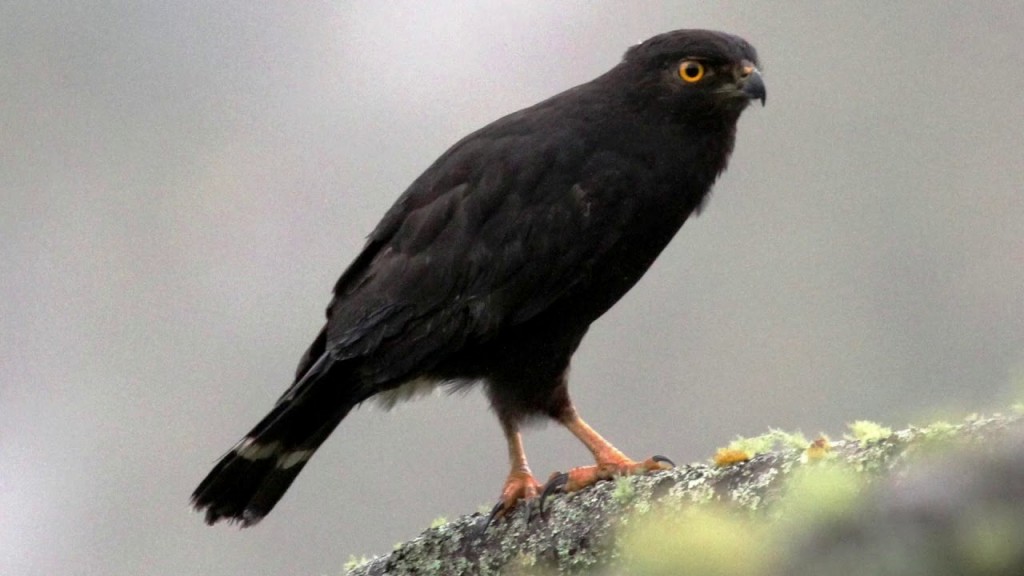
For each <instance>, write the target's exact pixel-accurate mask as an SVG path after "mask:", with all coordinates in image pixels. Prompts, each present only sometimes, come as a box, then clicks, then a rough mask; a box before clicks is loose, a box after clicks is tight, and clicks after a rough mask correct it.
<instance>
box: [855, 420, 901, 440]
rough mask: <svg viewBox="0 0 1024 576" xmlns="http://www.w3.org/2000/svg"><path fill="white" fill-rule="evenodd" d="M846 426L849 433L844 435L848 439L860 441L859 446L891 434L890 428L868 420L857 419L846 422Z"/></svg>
mask: <svg viewBox="0 0 1024 576" xmlns="http://www.w3.org/2000/svg"><path fill="white" fill-rule="evenodd" d="M847 427H848V428H849V429H850V434H847V435H844V437H845V438H846V439H848V440H856V441H857V442H860V445H861V446H865V445H867V444H869V443H871V442H878V441H880V440H884V439H886V438H888V437H890V436H892V428H888V427H886V426H882V425H881V424H878V423H875V422H872V421H870V420H857V421H855V422H853V423H851V424H848V425H847Z"/></svg>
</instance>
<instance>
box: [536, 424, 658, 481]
mask: <svg viewBox="0 0 1024 576" xmlns="http://www.w3.org/2000/svg"><path fill="white" fill-rule="evenodd" d="M561 422H562V425H564V426H565V427H566V428H568V429H569V431H570V432H572V433H573V435H574V436H576V437H577V438H579V439H580V442H583V444H584V446H586V447H587V449H588V450H590V452H591V453H592V454H593V455H594V461H595V462H596V464H595V465H594V466H579V467H577V468H573V469H571V470H569V472H568V473H567V474H566V475H565V477H564V478H563V479H562V480H563V482H564V484H563V485H562V486H561V489H562V490H564V491H565V492H575V491H576V490H581V489H583V488H586V487H587V486H590V485H591V484H594V483H596V482H597V481H599V480H607V479H610V478H613V477H615V476H629V475H632V474H643V473H646V472H653V471H656V470H668V469H669V468H672V463H671V462H670V461H668V459H667V458H664V457H662V456H654V457H652V458H648V459H647V460H644V461H643V462H636V461H634V460H631V459H629V458H628V457H626V455H625V454H623V453H622V452H619V450H618V449H617V448H615V446H612V444H611V442H608V441H607V440H605V439H604V438H603V437H602V436H601V435H600V434H598V433H597V431H596V430H594V429H593V428H591V427H590V426H589V425H587V423H586V422H584V421H583V419H582V418H580V416H579V414H577V413H576V409H575V408H571V407H570V408H569V410H568V411H567V412H566V415H565V416H564V417H563V418H562V420H561ZM558 476H560V475H559V474H557V473H556V474H554V475H552V480H551V481H553V480H554V479H555V478H556V477H558ZM551 481H549V482H551ZM560 484H562V482H560Z"/></svg>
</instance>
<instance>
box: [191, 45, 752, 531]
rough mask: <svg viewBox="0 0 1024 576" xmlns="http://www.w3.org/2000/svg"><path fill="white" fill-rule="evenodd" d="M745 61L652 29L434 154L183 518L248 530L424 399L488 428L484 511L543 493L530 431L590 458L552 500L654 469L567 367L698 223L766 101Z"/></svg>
mask: <svg viewBox="0 0 1024 576" xmlns="http://www.w3.org/2000/svg"><path fill="white" fill-rule="evenodd" d="M759 66H760V65H759V62H758V57H757V52H756V50H755V49H754V47H753V46H752V45H751V44H750V43H748V42H747V41H746V40H744V39H742V38H740V37H738V36H735V35H732V34H728V33H725V32H718V31H711V30H699V29H687V30H675V31H671V32H666V33H663V34H659V35H656V36H654V37H652V38H649V39H647V40H645V41H643V42H640V43H638V44H635V45H633V46H632V47H630V48H628V49H627V50H626V52H625V54H624V56H623V57H622V59H621V61H620V62H619V63H618V64H617V65H615V66H614V67H612V68H611V69H610V70H608V71H607V72H605V73H604V74H601V75H600V76H598V77H596V78H595V79H593V80H591V81H589V82H586V83H584V84H580V85H578V86H576V87H573V88H570V89H568V90H565V91H564V92H561V93H559V94H557V95H555V96H553V97H550V98H548V99H546V100H543V101H541V102H539V103H537V104H535V105H533V106H530V107H528V108H525V109H523V110H520V111H518V112H514V113H511V114H509V115H507V116H504V117H502V118H500V119H498V120H496V121H494V122H492V123H490V124H488V125H486V126H484V127H483V128H480V129H479V130H476V131H475V132H472V133H470V134H469V135H467V136H465V137H464V138H462V139H461V140H459V141H458V142H456V143H455V144H454V145H452V146H451V147H450V148H449V149H448V150H447V151H445V152H444V153H443V154H442V155H441V156H440V157H439V158H437V160H436V161H434V163H433V164H431V165H430V166H429V167H428V168H427V169H426V171H424V172H423V173H422V174H421V175H420V176H419V177H418V178H416V179H415V180H414V181H413V182H412V184H411V185H409V187H408V188H407V189H406V190H405V191H404V192H403V193H402V194H401V195H400V196H399V197H398V199H397V201H396V202H395V203H394V205H393V206H392V207H391V208H390V209H389V210H388V211H387V212H386V213H385V215H384V217H383V219H382V220H381V221H380V223H379V224H378V225H377V226H376V227H375V228H374V229H373V231H372V232H371V233H370V234H369V236H368V237H367V240H366V242H365V245H364V246H363V248H362V251H361V252H359V253H358V255H357V256H356V257H355V259H354V260H353V261H352V262H351V264H350V265H349V266H348V267H347V268H346V269H345V270H344V271H343V272H342V274H341V277H340V278H339V279H338V281H337V283H336V284H335V286H334V290H333V297H332V298H331V300H330V303H329V305H328V306H327V310H326V321H325V324H324V326H323V328H322V329H321V330H320V332H319V334H318V335H317V336H316V338H315V339H314V340H313V342H312V344H311V345H310V346H309V348H308V349H307V350H306V352H305V354H304V355H303V356H302V358H301V360H300V362H299V365H298V369H297V370H296V373H295V378H294V381H293V383H292V384H291V386H290V387H289V388H288V389H287V390H286V391H285V392H284V394H283V395H282V396H281V397H280V399H279V400H278V401H277V402H276V404H275V405H274V406H273V408H272V409H271V410H270V412H269V413H268V414H267V415H266V416H265V417H264V418H263V419H262V420H260V421H259V423H258V424H256V426H255V427H254V428H252V430H250V431H249V433H248V434H246V435H245V437H244V438H242V440H240V441H239V442H238V443H237V444H235V445H234V446H233V447H232V448H231V449H230V451H228V452H227V454H226V455H224V456H223V457H222V458H221V459H220V460H219V461H218V462H217V463H216V464H215V466H214V467H213V469H212V471H210V472H209V474H208V475H207V476H206V477H205V478H204V479H203V480H202V481H201V482H200V484H199V485H198V487H197V488H196V489H195V491H194V493H193V494H192V499H191V504H192V506H193V507H194V508H195V509H196V510H197V511H200V512H204V511H205V521H206V523H208V524H211V525H212V524H215V523H216V522H218V521H220V520H227V521H228V522H231V523H238V524H240V525H241V526H242V527H246V526H251V525H253V524H255V523H257V522H259V521H260V520H261V519H262V518H264V517H265V516H266V515H267V514H268V513H269V512H270V511H271V510H272V509H273V508H274V506H275V505H276V504H277V503H278V501H279V500H280V499H281V497H282V496H283V495H284V494H285V492H286V491H287V490H288V488H289V486H290V485H291V484H292V482H293V481H294V480H295V478H296V476H297V475H298V474H299V472H300V471H301V470H302V469H303V467H304V466H305V465H306V464H307V463H308V462H309V460H310V458H311V457H312V456H313V454H314V452H316V450H317V448H318V447H319V446H320V445H321V444H322V443H323V442H324V441H325V440H326V439H327V437H328V436H329V435H330V434H331V433H332V431H334V429H335V428H336V427H337V426H338V424H339V423H340V422H341V421H342V420H343V419H344V418H345V417H346V416H347V415H348V414H349V413H350V411H351V410H352V409H353V408H355V407H356V406H358V405H360V404H362V403H363V402H365V401H368V400H371V399H373V400H374V401H377V402H379V403H380V404H381V405H383V406H385V407H390V406H393V405H394V404H395V403H397V402H400V401H403V400H406V399H409V398H411V397H414V396H417V395H419V394H421V393H423V392H425V391H430V390H433V389H435V388H438V387H444V388H447V389H465V388H468V387H472V386H480V387H482V388H483V392H484V394H485V395H486V397H487V399H488V401H489V404H490V407H491V409H492V410H493V412H494V414H495V415H496V417H497V420H498V422H499V424H500V426H501V430H502V431H503V433H504V437H505V440H506V441H507V445H508V456H509V472H508V474H507V476H506V477H505V481H504V484H503V485H502V490H501V493H500V497H499V499H498V504H497V505H496V506H495V510H494V511H493V512H492V516H495V515H497V516H502V515H504V514H506V513H508V512H509V511H511V510H514V509H515V508H516V506H518V505H519V504H520V503H521V502H524V501H533V500H534V499H535V498H538V497H540V496H541V495H542V494H543V493H544V491H545V486H544V485H542V484H541V483H540V482H539V481H538V480H537V479H536V478H535V477H534V475H533V473H532V471H531V469H530V467H529V464H528V462H527V458H526V452H525V449H524V444H523V437H522V430H523V429H524V427H525V426H526V425H528V424H530V423H533V422H536V421H546V419H551V420H554V421H555V422H557V423H558V424H560V425H562V426H564V427H565V428H566V429H567V430H568V431H569V432H570V433H572V434H573V435H574V436H575V437H576V438H578V439H579V440H580V441H581V442H582V443H583V444H584V446H586V448H588V449H589V450H590V452H591V453H592V455H593V457H594V464H593V465H587V466H578V467H574V468H571V469H570V470H569V471H568V472H567V473H564V474H560V475H556V477H554V479H553V482H554V484H555V488H557V489H558V490H559V491H570V492H571V491H576V490H582V489H583V488H586V487H587V486H590V485H592V484H594V483H596V482H598V481H601V480H604V479H608V478H611V477H614V476H617V475H629V474H643V473H649V472H653V471H657V470H661V469H663V468H666V467H668V466H669V465H670V463H669V462H668V461H667V459H665V458H661V457H651V458H648V459H646V460H643V461H636V460H632V459H630V458H629V457H627V456H626V455H625V454H623V453H622V452H620V451H619V450H618V449H616V448H615V447H614V446H613V445H612V444H611V443H610V442H609V441H608V440H606V439H604V438H603V437H602V436H601V435H600V434H599V433H598V432H597V431H596V430H594V429H593V428H591V427H590V426H589V425H588V424H587V423H586V422H585V421H584V420H583V419H582V418H581V417H580V415H579V413H578V412H577V410H576V408H575V406H574V404H573V402H572V399H571V398H570V395H569V389H568V382H569V381H568V376H569V366H570V360H571V358H572V356H573V354H574V353H575V352H576V350H577V348H578V347H579V346H580V343H581V341H582V340H583V337H584V335H585V334H586V333H587V331H588V329H589V327H590V325H591V324H592V323H593V322H594V321H595V320H596V319H597V318H598V317H600V316H601V315H602V314H604V313H605V312H606V311H607V310H609V309H610V308H611V307H612V306H613V305H614V304H615V303H616V302H617V301H618V300H619V299H620V298H621V297H622V296H623V295H624V294H626V292H628V291H629V290H630V289H631V288H632V287H633V286H634V285H635V284H636V283H637V281H638V280H640V278H641V277H642V276H643V275H644V273H645V272H646V271H647V270H648V268H649V267H650V266H651V265H652V264H653V263H654V261H655V259H656V258H657V256H658V255H659V254H660V253H661V252H662V250H663V249H664V248H665V246H666V245H667V244H668V243H669V241H670V240H671V239H672V238H673V236H674V235H675V234H676V232H677V231H678V230H679V229H680V227H681V226H682V225H683V223H684V222H685V221H686V220H687V218H688V217H690V216H691V215H693V214H695V213H696V212H698V211H699V210H700V209H701V207H702V205H703V203H704V201H705V199H706V198H707V196H708V194H709V192H710V190H711V188H712V186H713V184H714V183H715V181H716V180H717V178H718V177H719V175H720V174H721V173H722V172H723V171H724V170H725V169H726V166H727V164H728V161H729V157H730V155H731V153H732V150H733V147H734V144H735V140H736V128H737V122H738V119H739V117H740V114H741V112H743V111H744V109H746V108H747V107H748V105H749V104H750V103H751V102H754V101H760V102H761V105H762V106H763V105H764V103H765V98H766V90H765V84H764V81H763V78H762V75H761V71H760V69H759ZM549 487H551V486H550V485H549Z"/></svg>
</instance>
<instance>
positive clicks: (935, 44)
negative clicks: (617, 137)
mask: <svg viewBox="0 0 1024 576" xmlns="http://www.w3.org/2000/svg"><path fill="white" fill-rule="evenodd" d="M427 5H429V6H430V7H426V6H427ZM683 27H710V28H717V29H723V30H729V31H733V32H736V33H738V34H741V35H743V36H745V37H747V38H748V39H749V40H750V41H751V42H752V43H753V44H754V45H756V46H757V47H758V48H759V49H760V51H761V54H762V59H763V61H764V64H765V65H764V69H765V79H766V82H767V86H768V106H767V107H766V108H763V109H762V108H756V109H751V110H750V111H748V112H747V113H746V114H745V115H744V117H743V118H742V120H741V121H740V130H739V132H740V133H739V139H738V145H737V149H736V152H735V155H734V156H733V162H732V168H731V169H730V170H729V171H728V172H727V173H726V174H725V175H724V176H723V177H722V178H721V180H720V181H719V184H718V186H717V188H716V190H715V194H714V196H713V198H712V199H711V201H710V203H709V205H708V207H707V210H706V211H705V213H704V214H703V215H702V216H701V217H700V218H698V219H695V220H693V221H691V222H689V223H688V224H687V226H686V227H685V228H684V230H683V232H682V233H681V234H680V235H679V236H678V237H677V238H676V240H675V241H674V242H673V243H672V245H671V246H670V247H669V248H668V249H667V250H666V252H665V253H664V254H663V255H662V257H661V259H660V260H659V262H658V263H657V264H656V265H655V267H654V268H653V269H652V270H651V272H650V273H649V274H648V275H647V276H646V278H645V279H644V280H643V281H642V282H641V283H640V285H639V286H637V288H636V289H635V290H633V291H632V292H631V293H630V294H629V295H628V296H627V297H626V298H625V299H624V300H623V301H622V302H621V303H620V304H619V305H618V306H617V307H616V308H615V309H614V310H612V312H611V313H609V314H608V315H607V316H605V317H604V318H603V319H602V320H600V321H599V322H598V323H596V324H595V326H594V328H593V330H592V331H591V333H590V335H589V336H588V337H587V339H586V340H585V341H584V344H583V347H582V349H581V351H580V352H579V354H578V355H577V356H576V359H575V362H574V366H573V382H574V385H573V390H574V392H575V398H576V400H577V402H578V404H579V407H580V410H581V412H582V414H583V415H584V416H585V417H586V418H587V419H588V420H589V421H590V422H591V423H592V424H594V425H595V426H596V427H597V428H598V429H599V430H601V431H602V432H603V433H604V434H605V435H606V436H607V437H609V438H610V439H611V440H613V441H615V442H616V443H617V444H618V445H619V446H620V447H621V448H622V449H623V450H624V451H626V452H627V453H629V454H632V455H635V456H637V457H641V456H647V455H649V454H651V453H655V452H657V453H665V454H668V455H670V456H672V457H673V458H675V459H676V460H677V461H679V462H688V461H695V460H700V459H703V458H706V457H707V456H709V455H710V454H712V452H713V450H714V449H715V447H716V446H720V445H723V444H724V443H726V442H727V441H728V440H729V439H730V438H731V437H732V436H734V435H736V434H746V435H750V434H757V433H760V432H763V431H765V430H766V429H767V428H768V427H769V426H775V427H782V428H785V429H790V430H792V429H802V430H804V431H805V432H807V433H811V434H813V433H817V432H818V431H825V432H829V433H832V434H833V435H838V434H841V432H842V431H843V429H844V424H845V423H846V422H849V421H852V420H854V419H860V418H869V419H876V420H879V421H882V422H885V423H888V424H892V425H903V424H905V423H907V422H908V421H922V420H924V419H927V418H930V417H934V416H936V415H949V416H950V417H959V415H962V414H963V413H966V412H969V411H974V410H981V411H984V410H992V409H996V408H999V407H1004V406H1005V405H1006V403H1007V402H1008V401H1009V399H1011V398H1013V397H1014V396H1015V395H1016V394H1018V393H1019V391H1020V390H1021V382H1022V374H1024V323H1022V318H1024V297H1022V290H1021V288H1022V285H1024V233H1022V231H1024V200H1022V198H1024V196H1022V193H1024V167H1022V157H1024V110H1022V106H1021V104H1022V102H1024V66H1022V64H1024V59H1022V57H1021V43H1020V32H1021V30H1024V4H1021V3H1020V2H1001V3H1000V2H987V3H968V4H964V3H961V2H923V3H921V2H916V3H915V2H898V3H892V2H878V3H867V2H858V3H834V2H818V1H813V2H811V1H809V2H804V3H787V4H776V3H766V2H751V3H740V2H727V3H716V4H714V5H713V6H712V5H710V3H705V2H693V3H688V2H664V3H658V2H629V3H625V2H623V3H613V2H577V3H549V2H516V3H496V2H487V3H485V2H479V3H474V4H472V5H468V6H460V5H455V4H448V3H437V2H434V3H425V2H403V3H387V4H385V3H378V2H362V3H334V4H320V3H312V2H300V3H296V2H282V3H277V4H271V3H265V4H260V5H255V3H251V2H242V1H229V2H210V3H199V2H173V3H169V2H140V3H99V2H47V3H22V4H21V5H19V3H17V2H15V3H11V2H5V3H3V4H2V5H0V187H2V188H0V189H2V194H3V196H2V210H0V225H2V228H0V234H2V242H0V257H2V264H3V272H2V276H0V338H2V351H0V353H2V356H0V403H2V404H0V410H2V411H0V572H2V573H3V574H12V575H16V574H33V575H35V574H39V575H43V574H47V575H51V574H96V575H101V574H102V575H110V574H199V573H202V574H321V573H323V574H336V573H338V572H340V570H341V565H342V563H343V562H344V561H345V560H346V559H347V558H348V557H349V555H350V554H356V555H361V554H373V553H384V552H387V551H388V550H390V548H391V545H392V544H393V543H395V542H398V541H401V540H405V539H408V538H410V537H412V536H414V535H415V534H417V533H418V532H419V531H420V530H421V529H422V528H424V527H425V526H427V525H428V524H429V523H430V522H431V520H433V519H434V518H435V517H438V516H448V517H454V516H457V515H459V514H461V513H465V512H471V511H474V510H476V509H477V508H478V507H479V506H480V505H489V504H490V503H492V502H493V499H494V498H495V497H496V496H497V494H498V491H499V488H500V485H501V482H502V480H503V477H504V474H505V472H506V462H505V447H504V444H503V441H502V437H501V434H500V431H499V428H498V426H497V424H496V422H495V421H494V419H493V417H492V415H491V414H490V413H489V412H488V411H487V408H486V405H485V403H484V402H483V400H482V398H481V397H480V395H479V393H476V392H473V393H470V394H468V395H465V396H458V397H445V396H441V397H436V398H431V399H427V400H424V401H420V402H417V403H413V404H406V405H403V406H401V407H399V408H397V409H395V410H394V411H392V412H391V413H382V412H380V411H377V410H374V409H363V410H359V411H356V412H354V413H353V414H352V415H351V416H350V417H349V419H347V420H346V421H345V422H344V423H343V424H342V426H341V427H340V428H339V430H338V431H337V432H336V433H335V434H334V436H333V437H332V438H331V439H330V440H329V441H328V442H327V443H326V445H325V446H324V447H323V449H322V450H321V451H320V453H319V454H318V456H317V457H316V458H315V459H314V460H313V461H312V462H311V464H310V465H309V466H308V467H307V468H306V470H305V471H304V472H303V474H302V475H301V476H300V477H299V479H298V481H297V483H296V484H295V485H294V487H293V488H292V490H291V491H290V492H289V493H288V495H287V496H286V497H285V498H284V500H283V501H282V502H281V504H280V505H279V507H278V508H277V509H276V510H275V511H274V513H273V514H271V515H270V516H269V517H268V518H267V519H266V520H265V521H264V522H263V523H262V524H261V525H259V526H257V527H255V528H253V529H249V530H244V531H240V530H238V529H237V528H234V527H227V526H224V525H220V526H217V527H215V528H208V527H206V526H205V525H203V523H202V521H201V518H200V517H199V516H198V515H195V514H192V513H190V511H189V509H188V506H187V502H188V496H189V493H190V492H191V490H192V489H193V488H194V487H195V484H196V483H197V482H198V481H199V480H200V479H201V478H202V476H203V475H204V474H205V473H206V472H207V470H208V469H209V467H210V466H211V465H212V464H213V462H214V460H215V459H216V458H217V457H218V456H219V455H220V454H221V453H222V452H223V451H224V450H226V449H227V448H228V447H229V446H230V445H231V444H232V443H233V442H234V441H235V440H237V439H238V438H239V437H240V435H241V434H243V433H244V432H245V431H246V430H247V429H248V428H249V427H250V426H251V425H252V424H254V423H255V422H256V420H257V419H258V418H259V417H261V416H262V415H263V414H264V412H265V411H266V410H267V409H269V407H270V406H271V404H272V403H273V402H274V400H275V399H276V398H277V396H278V394H280V393H281V392H282V391H283V390H284V388H285V386H286V385H287V384H288V383H289V381H290V377H291V374H292V370H293V368H294V365H295V363H296V361H297V360H298V357H299V355H300V354H301V352H302V351H303V350H304V349H305V347H306V345H307V343H308V341H309V340H310V339H311V338H312V337H313V336H314V335H315V333H316V331H317V329H318V328H319V326H320V323H321V318H322V316H321V314H322V310H323V307H324V305H325V304H326V302H327V299H328V297H329V289H330V287H331V285H332V282H333V281H334V280H335V278H336V276H337V275H338V273H339V272H340V271H341V270H342V268H343V267H344V266H345V265H346V264H347V263H348V262H349V261H350V259H352V258H353V257H354V256H355V254H356V253H357V252H358V250H359V248H360V246H361V244H362V238H363V237H364V236H365V234H367V233H368V232H369V231H370V229H371V228H372V227H373V225H374V224H375V223H376V222H377V220H378V219H379V217H380V216H381V215H382V213H383V212H384V210H386V209H387V207H388V206H389V205H390V203H391V202H392V201H393V200H394V198H395V197H396V196H397V195H398V194H399V193H400V192H401V191H402V190H403V189H404V187H405V186H406V185H407V184H408V183H409V182H410V181H411V180H412V179H413V178H414V177H415V176H416V175H417V174H418V173H419V172H420V171H421V170H422V169H424V168H425V167H426V166H427V165H428V164H429V163H430V162H431V161H432V160H433V159H434V158H435V157H436V156H437V155H438V154H440V153H441V152H442V151H444V149H445V148H446V147H447V146H448V145H449V144H451V143H452V142H454V141H455V140H456V139H458V138H459V137H461V136H462V135H464V134H465V133H467V132H468V131H470V130H473V129H475V128H477V127H479V126H481V125H483V124H484V123H486V122H488V121H490V120H493V119H495V118H497V117H499V116H501V115H503V114H505V113H508V112H511V111H514V110H516V109H518V108H521V107H523V106H526V105H529V104H531V103H533V102H535V101H537V100H539V99H542V98H545V97H547V96H550V95H552V94H554V93H556V92H558V91H561V90H563V89H565V88H567V87H570V86H572V85H575V84H578V83H580V82H584V81H587V80H589V79H591V78H593V77H594V76H596V75H598V74H600V73H601V72H603V71H605V70H606V69H608V68H610V67H611V66H613V65H614V64H615V63H616V62H617V61H618V60H619V58H620V56H621V54H622V52H623V51H624V50H625V49H626V48H627V47H628V46H629V45H631V44H633V43H635V42H637V41H639V40H642V39H644V38H647V37H649V36H651V35H653V34H656V33H659V32H663V31H666V30H671V29H675V28H683ZM526 442H527V450H528V453H529V454H530V456H531V463H532V464H533V466H534V470H535V471H536V472H537V473H538V475H539V476H541V477H546V476H547V474H549V473H550V472H551V471H553V470H564V469H566V468H567V467H569V466H572V465H577V464H582V463H585V462H586V460H587V454H586V452H585V451H584V450H583V449H582V448H581V447H580V446H579V445H578V444H577V443H576V442H575V441H574V440H573V439H572V438H571V437H570V436H569V435H568V434H567V433H565V432H564V431H562V430H558V429H556V427H548V428H545V429H540V430H537V431H533V432H531V433H529V434H528V435H527V438H526Z"/></svg>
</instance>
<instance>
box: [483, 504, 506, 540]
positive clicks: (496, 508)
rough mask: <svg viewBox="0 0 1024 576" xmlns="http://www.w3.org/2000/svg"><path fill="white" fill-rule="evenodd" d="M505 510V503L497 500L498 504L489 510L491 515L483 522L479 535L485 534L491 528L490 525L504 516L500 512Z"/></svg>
mask: <svg viewBox="0 0 1024 576" xmlns="http://www.w3.org/2000/svg"><path fill="white" fill-rule="evenodd" d="M504 508H505V502H503V501H501V500H498V503H497V504H495V505H494V508H491V513H490V514H488V515H487V522H484V527H483V528H481V529H480V533H481V534H483V533H484V532H487V529H488V528H490V527H491V523H492V522H494V521H495V520H496V519H497V518H498V517H499V516H504V514H502V513H501V512H502V510H503V509H504Z"/></svg>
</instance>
